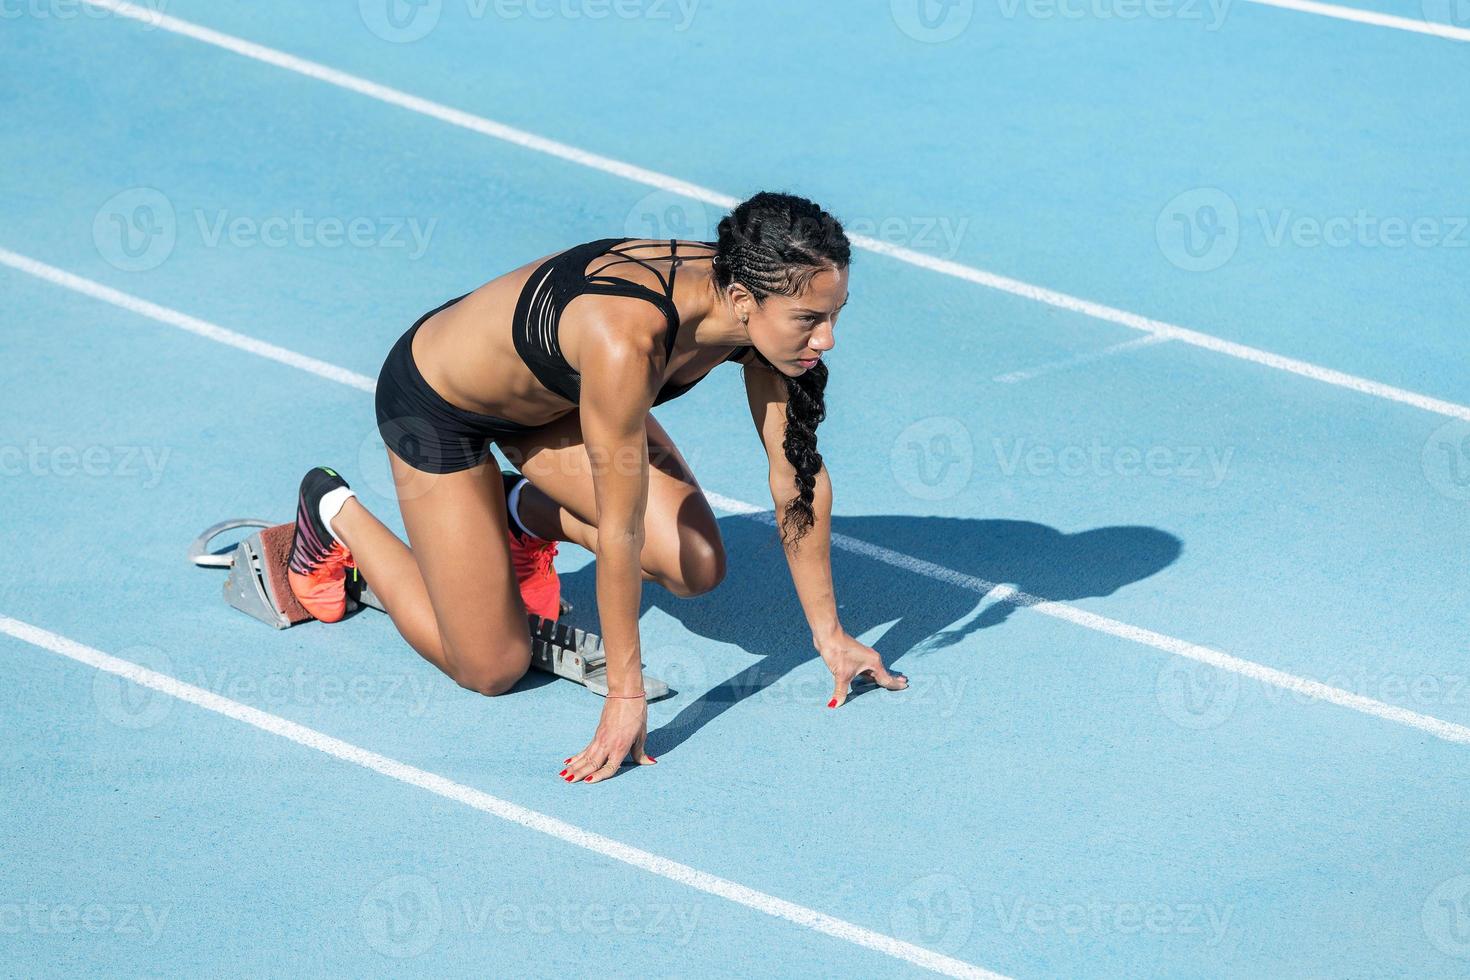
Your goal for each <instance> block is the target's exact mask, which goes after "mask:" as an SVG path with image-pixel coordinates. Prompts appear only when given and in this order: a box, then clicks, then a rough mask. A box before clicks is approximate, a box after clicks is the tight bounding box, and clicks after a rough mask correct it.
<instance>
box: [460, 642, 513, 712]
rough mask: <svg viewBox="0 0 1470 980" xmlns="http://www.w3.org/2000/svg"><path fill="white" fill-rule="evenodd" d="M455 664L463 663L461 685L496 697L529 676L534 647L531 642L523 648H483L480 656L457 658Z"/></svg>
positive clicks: (478, 692) (468, 689)
mask: <svg viewBox="0 0 1470 980" xmlns="http://www.w3.org/2000/svg"><path fill="white" fill-rule="evenodd" d="M527 639H528V641H529V637H528V638H527ZM455 663H456V664H460V665H461V666H460V667H459V669H458V670H457V671H456V672H455V677H454V680H455V682H456V683H457V684H459V686H460V687H462V688H464V689H465V690H467V691H474V692H475V693H476V694H483V695H485V696H486V697H490V698H493V697H495V696H497V695H500V694H504V693H506V692H507V691H509V690H510V689H511V688H513V687H515V686H516V684H517V683H518V682H519V681H520V679H521V678H522V677H525V676H526V671H527V670H528V669H530V666H531V647H530V643H529V642H527V644H526V645H525V646H524V647H521V648H512V649H508V650H507V649H497V650H484V651H479V655H478V656H474V657H470V658H456V659H455Z"/></svg>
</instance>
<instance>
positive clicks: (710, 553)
mask: <svg viewBox="0 0 1470 980" xmlns="http://www.w3.org/2000/svg"><path fill="white" fill-rule="evenodd" d="M679 557H680V561H679V564H680V566H681V567H680V569H679V571H680V575H679V581H678V583H677V585H678V586H679V587H678V588H676V589H674V590H673V591H674V592H675V594H677V595H679V596H681V597H683V598H689V597H690V596H697V595H703V594H704V593H706V592H712V591H714V589H715V588H716V587H717V586H718V585H719V584H720V583H721V582H723V581H724V580H725V549H724V548H723V547H722V546H720V545H718V544H710V543H709V542H703V543H701V544H699V545H695V546H692V547H688V548H686V549H685V551H684V553H683V554H682V555H680V556H679Z"/></svg>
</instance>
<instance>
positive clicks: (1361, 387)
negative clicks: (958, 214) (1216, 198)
mask: <svg viewBox="0 0 1470 980" xmlns="http://www.w3.org/2000/svg"><path fill="white" fill-rule="evenodd" d="M82 2H84V3H86V4H88V5H89V6H92V7H96V8H98V9H100V10H109V11H112V12H113V13H115V14H117V15H118V16H120V17H125V18H129V19H131V20H137V21H141V22H142V23H144V24H148V25H150V26H152V27H156V28H159V29H162V30H165V31H168V32H170V33H173V34H178V35H180V36H182V37H188V38H192V39H194V40H196V41H201V42H203V43H205V44H210V45H213V46H215V47H218V48H222V49H224V50H226V51H231V52H233V53H235V54H238V55H241V56H243V57H246V58H251V59H254V60H256V61H260V62H263V63H264V64H268V65H272V66H274V67H277V68H282V69H285V70H286V71H291V72H295V73H297V74H299V75H304V76H306V77H307V78H311V79H315V80H317V81H320V82H325V83H327V84H328V85H334V86H336V87H338V88H342V89H346V90H347V91H350V92H356V93H358V94H359V95H365V96H367V97H368V98H370V99H376V100H378V101H379V102H384V103H387V104H388V105H392V106H397V107H399V108H402V109H407V110H408V111H410V112H417V113H419V114H421V115H424V116H428V117H430V118H433V119H438V120H439V121H441V122H446V123H449V124H450V125H452V126H459V127H461V128H463V129H468V130H470V131H472V132H476V133H480V134H482V135H485V136H489V137H492V138H494V139H498V140H503V141H504V142H507V143H511V144H513V145H515V146H520V147H524V148H526V149H529V150H534V151H536V152H538V153H545V154H548V155H550V156H554V157H558V158H560V159H563V160H567V161H570V162H572V163H576V164H579V165H581V166H584V167H589V168H591V169H593V170H599V171H602V172H603V173H608V174H613V175H614V176H617V177H622V178H624V179H626V180H629V181H632V182H634V183H637V184H642V185H644V186H646V187H652V188H655V189H658V190H663V191H668V192H670V193H674V194H680V195H682V196H684V197H688V198H691V199H693V200H696V201H703V202H705V203H707V204H712V205H715V206H717V207H721V208H731V207H734V206H735V205H736V204H738V203H739V200H738V199H737V198H734V197H731V196H729V195H728V194H721V193H719V192H718V191H713V190H710V189H709V188H707V187H701V186H699V185H698V184H691V183H689V182H688V181H683V180H678V179H676V178H674V177H670V176H668V175H667V174H661V173H658V172H657V171H653V170H647V169H644V168H643V167H637V166H634V165H632V164H629V163H624V162H622V161H620V160H614V159H612V158H611V157H605V156H602V155H600V154H597V153H589V152H588V151H586V150H581V149H578V148H576V147H574V146H570V145H568V144H566V143H559V142H557V141H556V140H551V139H547V138H546V137H544V136H538V135H536V134H535V133H530V132H527V131H525V130H523V129H516V128H515V127H513V126H507V125H505V124H504V123H498V122H495V121H493V120H491V119H486V118H485V117H483V116H477V115H474V114H473V113H469V112H465V111H463V110H460V109H454V108H451V107H449V106H446V105H443V104H441V103H438V102H433V101H430V100H429V99H423V98H419V97H418V96H416V95H409V94H408V93H407V92H403V91H400V90H399V89H395V88H390V87H388V86H386V85H379V84H378V83H377V82H370V81H368V80H367V79H365V78H361V77H359V76H357V75H351V74H348V73H347V72H343V71H338V70H337V69H335V68H328V67H327V66H326V65H323V64H320V63H318V62H315V61H308V60H307V59H305V58H298V57H296V56H295V55H291V54H287V53H285V52H284V51H278V50H276V49H275V48H268V47H266V46H264V45H261V44H256V43H255V42H253V41H246V40H244V39H243V38H239V37H235V36H234V35H231V34H223V33H221V32H219V31H215V30H212V29H210V28H207V27H201V26H200V25H198V24H194V23H190V22H189V21H185V20H180V19H179V18H177V17H170V16H168V15H167V14H162V13H158V12H155V11H153V10H150V9H148V8H146V7H141V6H139V5H137V4H134V3H128V2H125V0H82ZM851 239H852V243H853V244H854V245H856V246H857V247H858V248H862V249H866V250H867V251H869V252H874V253H876V254H878V255H886V256H888V257H889V258H892V259H896V260H897V261H899V262H906V263H908V264H909V265H914V266H918V267H919V268H922V269H929V270H930V271H932V272H938V273H940V274H942V275H947V276H953V277H955V278H957V279H962V280H964V281H966V282H972V283H975V284H977V285H980V286H985V287H987V288H989V289H995V290H998V291H1000V292H1003V293H1009V294H1011V295H1013V296H1020V297H1022V298H1024V299H1029V300H1033V301H1035V302H1037V303H1044V304H1046V305H1048V306H1054V307H1057V308H1058V309H1063V310H1070V311H1072V312H1074V313H1080V314H1082V315H1083V316H1088V317H1092V318H1093V319H1096V320H1104V321H1106V322H1108V323H1116V324H1119V325H1120V326H1124V327H1128V328H1129V329H1132V330H1141V331H1143V332H1144V333H1149V334H1155V335H1159V336H1164V337H1167V338H1168V339H1170V340H1177V341H1179V342H1180V343H1182V344H1189V345H1191V346H1193V347H1200V348H1203V349H1204V350H1208V351H1213V352H1214V353H1216V354H1223V355H1225V356H1227V357H1234V358H1237V359H1239V360H1243V361H1250V362H1251V363H1253V364H1259V365H1262V366H1264V367H1269V368H1274V369H1276V370H1278V371H1286V372H1289V373H1291V374H1297V375H1300V376H1302V377H1304V378H1311V379H1312V380H1314V381H1320V382H1322V383H1323V384H1329V385H1335V386H1336V387H1339V388H1346V389H1348V390H1350V391H1355V392H1358V393H1359V394H1362V395H1370V396H1372V397H1374V398H1382V399H1385V400H1387V401H1393V402H1399V403H1401V404H1404V405H1412V406H1413V407H1415V408H1418V409H1422V410H1423V411H1426V412H1433V413H1435V414H1436V415H1444V416H1448V417H1449V418H1456V419H1464V420H1465V421H1470V406H1467V405H1460V404H1457V403H1455V402H1450V401H1445V400H1443V399H1439V398H1431V397H1429V396H1428V395H1421V394H1418V393H1417V392H1412V391H1408V390H1406V389H1403V388H1396V387H1394V386H1393V385H1388V384H1383V383H1382V382H1378V381H1372V380H1370V379H1368V378H1361V377H1358V376H1356V375H1352V374H1347V373H1345V372H1343V371H1335V370H1333V369H1331V368H1326V367H1321V366H1320V365H1316V364H1312V363H1310V362H1308V361H1302V360H1298V359H1296V358H1292V357H1283V356H1282V355H1280V354H1272V353H1271V352H1269V351H1264V350H1259V349H1257V348H1255V347H1248V346H1246V345H1245V344H1237V343H1234V342H1233V341H1229V340H1222V339H1221V338H1219V337H1215V336H1212V335H1210V334H1207V333H1201V332H1199V331H1197V330H1190V329H1188V328H1186V327H1180V326H1176V325H1174V324H1172V323H1165V322H1163V321H1162V320H1154V319H1151V318H1149V317H1145V316H1140V315H1139V314H1137V313H1129V312H1128V311H1126V310H1120V309H1116V308H1115V307H1111V306H1105V305H1103V304H1102V303H1094V302H1092V301H1091V300H1085V299H1081V298H1079V297H1076V296H1071V295H1069V294H1067V293H1062V292H1058V291H1056V290H1054V289H1047V288H1045V287H1042V286H1034V285H1032V284H1030V283H1026V282H1021V281H1020V280H1019V279H1011V278H1009V277H1008V276H1001V275H996V274H995V273H993V272H986V271H985V270H983V269H977V268H974V267H972V266H967V265H962V264H961V263H959V262H951V261H949V260H947V259H937V258H934V257H933V256H929V255H925V254H924V253H922V252H916V251H914V250H912V249H908V248H903V247H901V246H898V245H892V244H890V243H888V242H885V241H882V240H880V239H876V238H870V237H868V236H866V235H852V236H851Z"/></svg>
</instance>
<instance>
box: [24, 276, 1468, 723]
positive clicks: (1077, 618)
mask: <svg viewBox="0 0 1470 980" xmlns="http://www.w3.org/2000/svg"><path fill="white" fill-rule="evenodd" d="M16 257H17V256H16V255H15V253H14V252H8V251H5V250H3V249H0V264H5V265H9V266H11V267H12V268H16V269H19V270H21V271H23V272H29V273H31V274H32V275H39V277H40V278H42V279H45V280H46V281H47V282H51V283H55V284H56V285H59V286H62V287H63V288H67V289H76V290H77V291H78V292H82V293H85V294H86V295H88V296H94V297H96V298H97V299H100V300H103V301H104V302H108V303H113V304H114V305H116V306H119V307H121V308H122V309H125V310H129V311H131V312H134V313H138V314H140V315H142V316H145V317H149V318H151V319H154V320H157V321H158V322H160V323H164V324H167V325H169V326H174V327H180V328H182V329H184V330H187V331H189V332H190V333H193V334H196V335H198V336H200V337H205V338H207V339H210V340H218V341H219V342H220V343H224V344H226V345H228V346H230V347H234V348H237V349H239V350H245V351H249V352H250V353H253V354H254V353H259V354H261V356H263V357H268V358H270V359H271V360H273V361H278V362H280V363H282V364H288V365H290V366H291V367H298V368H301V369H302V370H304V371H310V372H311V373H312V374H315V375H317V376H319V377H323V378H327V379H329V380H332V381H340V382H342V383H343V384H350V385H352V386H353V387H359V388H361V387H363V385H362V384H359V383H358V382H366V384H367V387H366V388H364V390H368V391H371V390H372V386H373V384H374V382H373V381H372V380H371V379H368V378H367V377H365V376H364V375H360V374H356V373H354V372H352V371H348V370H346V369H345V368H338V367H335V366H333V365H330V364H326V363H325V362H324V361H318V360H316V359H315V358H310V357H304V356H301V355H295V354H292V352H290V351H284V349H283V348H280V347H275V346H274V345H271V344H259V345H257V344H253V343H247V344H242V343H238V342H237V341H238V340H239V339H245V340H249V338H245V337H243V335H242V334H237V333H235V332H234V331H232V330H226V329H225V328H223V327H217V326H215V325H214V324H211V323H206V322H205V321H203V320H198V319H196V318H194V317H191V316H187V315H185V314H183V313H179V312H178V311H176V310H171V309H168V308H167V307H162V306H158V305H156V304H154V303H149V302H148V301H146V300H141V299H138V298H137V297H135V296H130V295H128V294H127V293H120V292H118V291H117V290H115V289H109V288H107V287H106V286H102V285H101V284H99V283H94V282H92V281H91V280H89V279H83V278H81V277H80V276H74V275H72V274H70V273H67V272H63V271H62V270H60V269H56V268H54V267H52V266H49V265H46V264H45V263H42V262H36V261H35V260H34V259H26V260H25V264H21V263H17V262H15V261H13V259H14V258H16ZM33 270H39V272H37V271H33ZM79 287H85V288H79ZM200 327H203V328H205V329H199V328H200ZM257 347H258V348H260V349H257ZM278 352H284V353H285V354H288V355H290V356H289V357H280V356H276V355H277V353H278ZM322 368H326V369H327V370H322ZM704 495H705V497H706V498H707V499H708V500H709V502H710V504H711V505H712V506H714V507H718V508H719V509H721V510H723V511H725V512H726V513H729V514H738V515H740V516H743V517H748V518H750V519H752V520H756V521H759V522H761V523H764V524H767V525H770V526H772V527H774V526H776V517H775V514H774V513H773V512H772V511H771V510H770V508H765V507H757V506H756V505H755V504H749V503H746V502H745V501H743V500H737V499H735V498H734V497H727V496H725V495H724V494H721V493H716V492H714V491H711V490H705V491H704ZM832 546H833V547H834V548H840V549H842V550H844V551H850V552H852V553H853V554H855V555H864V556H866V557H868V558H872V559H873V560H875V561H880V562H883V563H884V564H887V565H891V566H892V567H894V568H900V569H903V570H904V571H906V572H910V573H912V574H914V575H922V576H924V577H926V578H930V579H933V580H934V581H936V582H944V583H946V584H949V585H954V586H957V587H959V588H961V589H966V590H968V591H970V592H974V593H975V594H977V595H979V596H982V597H984V596H988V595H992V594H993V593H994V594H997V595H1003V596H1005V597H1006V598H1007V599H1008V600H1009V601H1012V602H1015V603H1017V604H1018V605H1022V606H1025V607H1027V608H1029V609H1033V610H1035V611H1036V612H1038V613H1040V614H1042V615H1043V616H1051V617H1052V618H1054V619H1061V620H1065V621H1067V622H1069V623H1073V624H1075V625H1077V626H1081V627H1083V628H1085V629H1090V630H1095V631H1096V632H1099V633H1105V634H1107V635H1108V636H1115V637H1118V638H1119V639H1123V640H1129V641H1132V642H1134V643H1138V644H1141V645H1143V646H1147V647H1152V648H1153V649H1155V650H1162V651H1164V652H1165V653H1170V654H1173V655H1175V656H1179V657H1186V658H1188V659H1190V660H1196V661H1199V662H1200V663H1204V664H1209V665H1210V666H1212V667H1216V668H1219V669H1220V670H1228V671H1230V672H1231V673H1235V674H1239V675H1241V676H1242V677H1248V678H1250V679H1252V680H1255V681H1259V682H1260V683H1262V684H1269V685H1270V686H1272V687H1278V688H1281V689H1282V690H1284V691H1292V692H1295V693H1298V694H1302V695H1305V696H1307V697H1309V698H1313V699H1315V700H1318V701H1325V702H1327V703H1329V704H1336V705H1339V706H1341V707H1344V708H1348V709H1350V710H1352V711H1358V712H1362V713H1363V714H1367V715H1372V716H1373V717H1375V718H1382V719H1384V720H1386V721H1391V722H1394V723H1396V724H1399V725H1405V726H1407V727H1409V728H1417V729H1419V730H1420V731H1423V732H1428V733H1429V734H1430V735H1433V736H1434V737H1435V738H1441V739H1444V740H1445V741H1448V742H1460V743H1464V744H1470V728H1467V727H1465V726H1464V725H1457V724H1454V723H1453V722H1448V721H1442V720H1440V719H1439V718H1435V717H1433V716H1431V715H1425V714H1420V713H1419V712H1417V711H1409V710H1407V709H1405V708H1399V707H1396V706H1394V705H1391V704H1388V703H1386V702H1383V701H1375V700H1374V699H1373V698H1366V697H1363V696H1362V695H1359V694H1354V693H1353V692H1351V691H1346V690H1343V689H1342V688H1337V687H1332V686H1330V685H1327V684H1323V683H1321V682H1320V681H1314V680H1311V679H1310V678H1306V677H1298V676H1297V675H1295V674H1288V673H1286V672H1285V671H1281V670H1276V669H1275V668H1274V667H1267V666H1265V665H1264V664H1258V663H1256V662H1254V661H1252V660H1245V659H1242V658H1240V657H1235V656H1232V655H1230V654H1228V653H1223V652H1221V651H1219V650H1213V649H1211V648H1209V647H1205V646H1200V645H1199V644H1197V643H1190V642H1189V641H1187V640H1181V639H1178V638H1177V637H1173V636H1168V635H1166V634H1164V633H1157V632H1155V631H1153V630H1149V629H1144V628H1142V627H1140V626H1131V625H1129V624H1128V623H1123V622H1120V621H1118V620H1116V619H1109V618H1108V617H1106V616H1099V615H1097V614H1096V613H1091V612H1088V611H1086V610H1084V609H1080V608H1078V607H1076V606H1070V605H1067V604H1066V603H1063V602H1053V601H1051V600H1049V599H1045V598H1042V597H1039V596H1033V595H1029V594H1027V593H1025V592H1020V591H1017V590H1014V589H1013V588H1012V587H1011V586H1000V585H999V584H998V583H995V582H987V581H986V580H985V579H982V578H977V577H975V576H973V575H968V574H966V573H964V572H959V571H956V570H954V569H952V568H946V567H945V566H943V565H938V564H935V563H934V562H931V561H926V560H924V559H922V558H917V557H915V556H913V555H906V554H904V553H903V552H901V551H894V550H892V549H889V548H885V547H883V546H882V545H876V544H872V543H870V542H867V541H863V540H861V539H860V538H854V537H849V536H848V535H845V534H840V533H837V532H835V531H834V532H833V533H832ZM998 588H1003V589H1004V590H1005V591H1004V592H1001V593H995V590H996V589H998Z"/></svg>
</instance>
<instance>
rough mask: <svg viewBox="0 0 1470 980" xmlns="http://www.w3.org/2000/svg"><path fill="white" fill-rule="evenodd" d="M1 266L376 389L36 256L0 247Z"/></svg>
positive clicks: (331, 377) (370, 383)
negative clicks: (33, 257) (48, 263)
mask: <svg viewBox="0 0 1470 980" xmlns="http://www.w3.org/2000/svg"><path fill="white" fill-rule="evenodd" d="M0 265H8V266H10V267H11V268H12V269H15V270H17V271H19V272H24V273H26V274H27V275H31V276H35V277H36V278H37V279H43V280H45V281H46V282H49V283H52V284H54V285H57V286H61V287H62V288H63V289H70V290H71V291H72V292H75V293H81V294H82V295H83V296H90V297H92V298H93V299H100V300H101V301H102V302H104V303H111V304H112V305H113V306H117V307H121V308H122V309H124V310H127V311H128V312H130V313H136V314H138V315H139V316H144V317H147V318H148V319H150V320H157V321H158V322H159V323H166V324H168V325H169V326H171V327H178V328H179V329H180V330H187V331H188V332H189V333H192V334H197V335H198V336H200V337H204V338H206V339H208V340H213V341H215V342H216V343H220V344H224V345H226V346H228V347H235V348H238V349H240V350H243V351H247V352H249V353H251V354H257V355H259V356H260V357H265V358H269V359H270V360H272V361H279V362H280V363H282V364H285V365H288V366H290V367H293V368H300V369H301V370H303V371H310V372H311V373H312V374H315V375H317V376H318V377H322V378H326V379H327V380H328V381H337V382H340V383H341V384H344V385H349V386H351V387H353V388H360V389H362V390H363V391H366V392H372V391H374V390H375V389H376V388H377V382H376V381H374V380H373V379H372V378H369V377H367V376H365V375H361V374H358V373H357V372H356V371H349V370H347V369H346V368H342V367H338V366H337V365H335V364H328V363H327V362H326V361H319V360H317V359H316V358H314V357H307V356H306V355H305V354H298V353H296V352H295V351H293V350H287V349H286V348H284V347H277V346H276V345H275V344H268V343H266V342H265V341H263V340H257V339H256V338H254V337H248V336H246V335H245V334H243V333H236V332H235V331H233V330H226V329H225V328H224V327H218V326H215V325H214V324H212V323H206V322H205V321H204V320H200V319H198V318H197V317H192V316H189V315H188V314H187V313H180V312H179V311H178V310H171V309H169V308H168V307H166V306H159V305H158V304H157V303H150V302H148V301H147V300H146V299H139V298H138V297H137V296H132V295H129V294H128V293H124V292H119V291H118V290H116V289H113V288H112V287H110V286H104V285H102V283H100V282H95V281H93V280H91V279H83V278H82V277H81V276H77V275H73V274H71V273H70V272H67V271H65V270H64V269H58V268H56V266H54V265H47V264H46V263H44V262H37V261H36V260H35V259H32V258H28V257H26V256H24V255H20V254H18V253H16V252H12V251H10V250H9V249H5V248H0Z"/></svg>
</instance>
